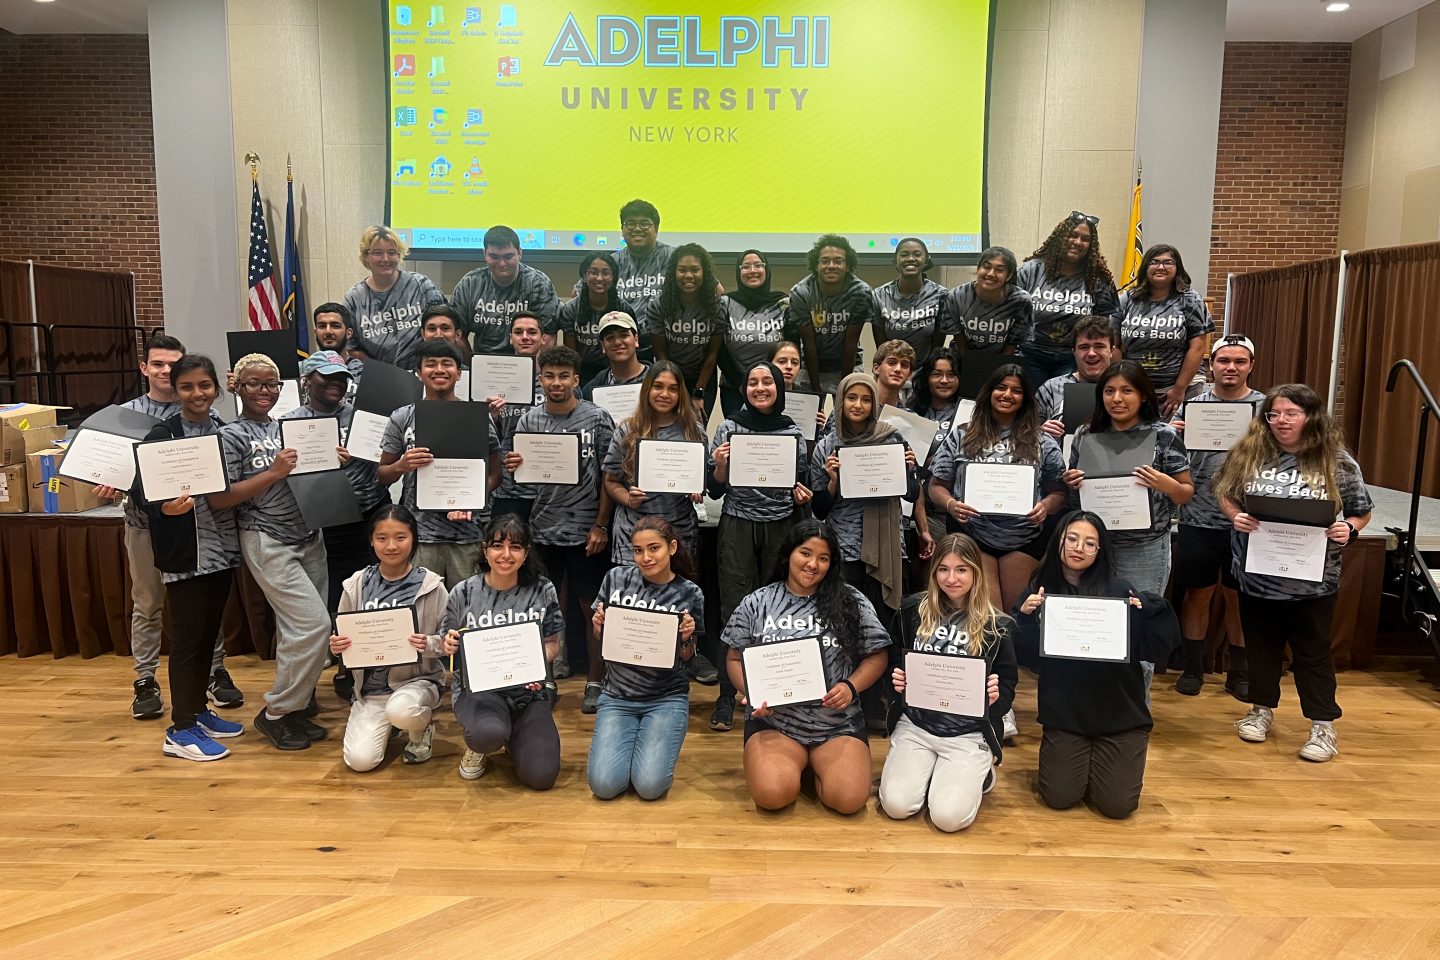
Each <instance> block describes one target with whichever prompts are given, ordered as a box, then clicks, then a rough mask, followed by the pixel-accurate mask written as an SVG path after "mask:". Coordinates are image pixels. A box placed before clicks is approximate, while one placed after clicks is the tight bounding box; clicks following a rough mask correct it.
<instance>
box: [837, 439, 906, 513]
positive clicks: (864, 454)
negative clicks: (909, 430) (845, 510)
mask: <svg viewBox="0 0 1440 960" xmlns="http://www.w3.org/2000/svg"><path fill="white" fill-rule="evenodd" d="M836 454H837V455H838V456H839V457H840V496H842V497H844V498H845V499H847V500H859V499H864V498H867V497H903V496H905V494H906V493H908V492H909V486H910V483H909V470H908V469H907V468H906V466H905V447H904V445H903V444H899V443H876V444H872V445H870V446H866V447H841V448H840V449H839V450H837V451H836Z"/></svg>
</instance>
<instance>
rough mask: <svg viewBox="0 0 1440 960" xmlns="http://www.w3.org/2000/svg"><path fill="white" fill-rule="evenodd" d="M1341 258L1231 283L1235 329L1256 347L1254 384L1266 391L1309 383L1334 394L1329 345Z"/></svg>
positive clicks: (1231, 330)
mask: <svg viewBox="0 0 1440 960" xmlns="http://www.w3.org/2000/svg"><path fill="white" fill-rule="evenodd" d="M1339 277H1340V258H1339V257H1330V258H1327V259H1325V260H1312V261H1310V262H1308V263H1296V264H1292V265H1290V266H1288V267H1277V268H1275V269H1273V270H1257V271H1255V272H1254V273H1245V274H1240V275H1239V276H1236V277H1234V278H1233V279H1232V280H1231V282H1230V326H1229V329H1227V330H1226V331H1225V332H1226V333H1227V334H1228V333H1238V334H1244V335H1245V336H1247V337H1249V338H1250V339H1251V340H1253V341H1254V343H1255V369H1254V371H1253V372H1252V373H1251V374H1250V382H1251V383H1252V384H1254V385H1255V387H1256V389H1259V390H1266V389H1268V388H1270V387H1272V386H1275V385H1276V384H1280V383H1308V384H1309V385H1310V386H1312V387H1314V388H1315V389H1316V390H1317V391H1319V393H1320V395H1321V396H1324V395H1325V393H1326V392H1327V391H1328V390H1329V389H1330V343H1331V340H1332V339H1333V338H1334V330H1335V296H1336V284H1337V283H1338V282H1339Z"/></svg>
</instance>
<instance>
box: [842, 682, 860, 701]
mask: <svg viewBox="0 0 1440 960" xmlns="http://www.w3.org/2000/svg"><path fill="white" fill-rule="evenodd" d="M840 682H841V683H843V684H845V686H847V687H849V688H850V699H852V700H859V699H860V691H859V690H856V689H855V684H853V683H851V682H850V679H849V678H848V677H841V678H840Z"/></svg>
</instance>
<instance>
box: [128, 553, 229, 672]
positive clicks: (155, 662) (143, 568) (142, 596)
mask: <svg viewBox="0 0 1440 960" xmlns="http://www.w3.org/2000/svg"><path fill="white" fill-rule="evenodd" d="M125 555H126V556H127V557H128V558H129V560H130V602H131V604H132V605H133V607H134V609H133V610H132V611H131V613H130V653H131V655H132V656H134V657H135V672H136V673H137V674H139V675H140V676H141V677H153V676H155V670H156V668H157V667H159V666H160V622H161V618H162V617H163V616H164V613H165V584H164V582H163V581H162V580H161V579H160V571H159V570H157V569H155V551H154V549H153V548H152V547H151V545H150V531H149V530H137V529H135V528H134V527H132V526H130V525H129V524H126V525H125ZM223 666H225V635H224V634H223V633H221V632H220V631H216V633H215V657H214V659H213V660H211V661H210V672H211V673H214V672H215V671H216V670H218V669H220V668H221V667H223Z"/></svg>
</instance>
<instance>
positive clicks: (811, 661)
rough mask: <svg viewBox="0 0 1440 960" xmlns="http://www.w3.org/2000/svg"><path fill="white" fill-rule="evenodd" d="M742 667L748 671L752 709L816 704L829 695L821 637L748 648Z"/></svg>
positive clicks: (746, 683)
mask: <svg viewBox="0 0 1440 960" xmlns="http://www.w3.org/2000/svg"><path fill="white" fill-rule="evenodd" d="M740 663H741V665H742V666H743V667H744V670H745V699H746V700H748V701H749V702H750V705H751V706H752V707H758V706H760V705H761V704H765V705H767V706H770V707H780V706H787V705H790V704H796V703H814V702H815V701H816V700H823V699H825V694H827V693H829V692H830V688H829V687H828V686H827V685H826V683H825V658H824V657H823V656H822V655H821V653H820V638H819V637H801V638H800V639H798V640H781V641H778V642H776V643H761V644H757V645H756V646H753V647H746V648H745V649H744V650H742V651H741V652H740Z"/></svg>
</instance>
